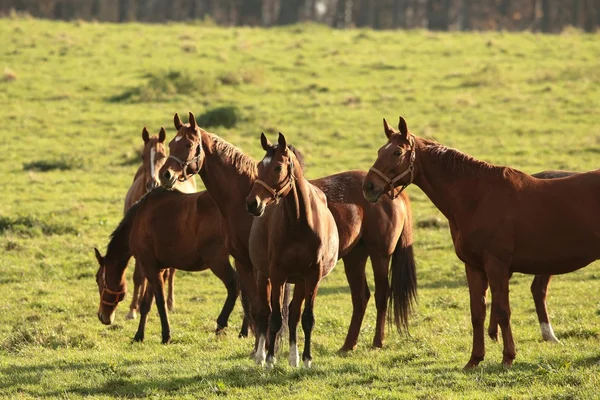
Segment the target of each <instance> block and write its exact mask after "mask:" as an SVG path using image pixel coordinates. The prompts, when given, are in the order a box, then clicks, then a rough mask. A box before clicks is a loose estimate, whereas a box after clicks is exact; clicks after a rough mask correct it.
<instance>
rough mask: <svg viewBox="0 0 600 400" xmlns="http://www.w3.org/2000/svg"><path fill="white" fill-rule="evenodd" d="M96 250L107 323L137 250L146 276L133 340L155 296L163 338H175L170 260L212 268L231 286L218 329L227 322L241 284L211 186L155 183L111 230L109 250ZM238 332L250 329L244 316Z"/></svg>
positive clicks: (174, 263) (181, 266)
mask: <svg viewBox="0 0 600 400" xmlns="http://www.w3.org/2000/svg"><path fill="white" fill-rule="evenodd" d="M94 250H95V253H96V258H97V260H98V263H99V264H100V267H99V268H98V272H97V274H96V282H97V283H98V291H99V293H100V307H99V309H98V318H99V319H100V321H101V322H102V323H103V324H106V325H110V324H111V323H112V322H113V321H114V313H115V310H116V308H117V305H118V304H119V302H121V301H122V300H123V298H124V297H125V293H126V289H127V285H126V281H125V269H126V267H127V262H128V261H129V258H131V257H132V256H133V257H135V259H136V260H137V263H138V266H139V268H140V269H141V271H142V273H143V276H145V277H146V279H147V280H148V288H147V289H146V290H145V294H144V297H143V299H142V303H141V306H140V323H139V326H138V330H137V333H136V334H135V337H134V340H135V341H143V340H144V331H145V328H146V320H147V318H148V312H149V311H150V307H151V306H152V301H153V299H154V298H156V306H157V308H158V314H159V316H160V322H161V327H162V342H163V343H168V342H169V340H170V338H171V330H170V326H169V318H168V315H167V309H166V304H165V295H164V280H163V273H162V271H164V270H165V268H167V266H169V267H172V268H177V269H181V270H184V271H203V270H205V269H207V268H210V270H211V271H212V272H213V273H214V274H215V275H216V276H217V277H218V278H219V279H220V280H221V281H222V282H223V284H224V285H225V287H226V288H227V299H226V300H225V303H224V304H223V309H222V310H221V313H220V314H219V317H218V318H217V329H216V331H217V333H219V332H221V331H222V330H223V328H225V327H226V326H227V321H228V320H229V315H230V314H231V311H232V310H233V307H234V305H235V300H236V298H237V296H238V292H239V289H238V285H237V276H236V273H235V271H234V270H233V268H232V267H231V264H230V263H229V254H228V253H227V249H226V248H225V246H224V245H223V238H222V236H221V232H220V226H219V216H218V212H217V207H216V205H215V204H214V201H213V199H212V197H210V195H209V194H208V193H207V192H200V193H193V194H186V193H181V192H179V191H177V190H167V189H163V188H156V189H153V190H152V191H150V192H148V193H147V194H146V195H145V196H144V197H142V199H141V200H140V201H138V202H137V203H136V204H134V205H133V206H132V207H131V208H130V209H129V210H128V211H127V213H126V214H125V217H124V218H123V220H122V221H121V223H120V224H119V226H118V227H117V229H115V231H114V232H113V233H112V235H111V239H110V242H109V244H108V249H107V252H106V255H105V256H102V255H101V254H100V252H99V251H98V249H94ZM240 335H241V336H247V335H248V321H247V319H246V318H244V322H243V323H242V330H241V331H240Z"/></svg>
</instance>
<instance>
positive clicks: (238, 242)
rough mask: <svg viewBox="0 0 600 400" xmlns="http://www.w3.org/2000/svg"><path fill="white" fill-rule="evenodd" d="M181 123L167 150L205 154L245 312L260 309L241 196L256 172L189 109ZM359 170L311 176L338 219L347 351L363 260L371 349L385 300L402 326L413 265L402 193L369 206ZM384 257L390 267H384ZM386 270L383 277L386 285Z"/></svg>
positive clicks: (361, 308)
mask: <svg viewBox="0 0 600 400" xmlns="http://www.w3.org/2000/svg"><path fill="white" fill-rule="evenodd" d="M189 121H190V123H188V124H185V125H184V124H183V123H182V122H181V119H180V118H179V115H177V114H175V118H174V123H175V128H176V129H177V130H178V133H177V136H176V137H175V139H173V140H172V141H171V142H170V143H169V149H170V154H171V155H176V156H177V157H178V158H180V159H184V160H185V159H188V158H190V157H192V156H193V154H194V153H193V151H194V148H195V146H196V145H198V144H200V145H201V146H202V149H203V154H204V158H203V160H202V164H201V165H200V170H199V171H188V173H191V172H199V173H200V176H201V177H202V180H203V181H204V184H205V185H206V188H207V190H208V191H209V192H210V193H211V195H212V196H213V198H214V199H215V202H216V203H217V205H218V207H219V210H220V211H221V215H222V217H223V227H224V236H225V243H226V245H227V248H228V250H229V252H230V254H231V255H232V256H233V257H234V258H235V259H236V268H237V270H238V273H239V274H240V279H241V280H242V282H243V283H244V287H246V288H247V290H248V292H247V294H248V297H249V299H251V301H252V302H254V304H253V306H254V307H252V306H251V309H253V310H254V311H252V313H253V314H254V313H256V312H257V310H258V309H259V307H260V306H259V304H258V303H257V294H256V287H255V285H254V282H255V276H254V272H253V266H252V261H251V259H250V252H249V245H248V239H249V237H250V228H251V226H252V222H253V218H252V217H251V216H250V215H249V214H248V212H246V205H245V198H246V196H247V195H248V193H249V192H250V190H251V189H252V185H253V184H254V180H255V179H256V176H257V163H256V161H254V160H253V159H252V158H251V157H249V156H247V155H246V154H244V153H242V152H241V151H240V150H239V149H237V148H236V147H234V146H233V145H231V144H229V143H227V142H226V141H224V140H223V139H221V138H220V137H218V136H216V135H213V134H211V133H208V132H206V131H204V130H202V129H200V128H199V127H198V126H197V125H196V121H195V119H194V116H193V114H192V113H190V115H189ZM181 175H182V167H181V165H180V163H178V162H177V161H176V160H174V159H169V160H167V161H166V162H165V165H164V166H163V167H162V168H161V171H160V180H161V183H162V184H163V185H165V186H167V187H169V186H171V185H173V184H174V183H175V182H176V181H177V179H179V178H180V177H181ZM365 175H366V173H365V172H362V171H348V172H343V173H339V174H335V175H330V176H327V177H324V178H320V179H315V180H312V181H310V182H311V183H312V184H314V185H315V186H317V187H318V188H319V189H321V190H322V191H323V192H324V193H325V195H326V197H327V205H328V207H329V209H330V211H331V213H332V214H333V217H334V219H335V222H336V224H337V228H338V233H339V238H340V245H339V257H340V258H342V259H343V260H344V266H345V273H346V277H347V279H348V283H349V285H350V291H351V294H352V307H353V310H352V319H351V322H350V327H349V329H348V334H347V336H346V340H345V342H344V345H343V346H342V348H341V349H340V350H341V351H348V350H352V349H354V348H355V347H356V344H357V342H358V335H359V332H360V327H361V324H362V320H363V317H364V314H365V310H366V307H367V303H368V301H369V297H370V292H369V287H368V285H367V280H366V276H365V268H366V262H367V258H369V257H370V258H371V264H372V266H373V275H374V278H375V303H376V307H377V320H376V325H375V335H374V338H373V346H374V347H382V346H383V340H384V332H385V317H386V311H387V309H388V304H387V302H388V298H389V302H390V304H391V306H392V307H390V308H391V309H392V311H393V314H394V321H395V323H396V326H397V327H398V328H399V329H400V327H405V326H407V323H408V315H409V312H410V310H411V307H412V304H413V302H414V300H415V297H416V271H415V270H416V266H415V260H414V256H413V247H412V246H413V241H412V220H411V212H410V205H409V201H408V197H407V196H406V195H405V194H404V193H402V194H401V195H399V196H391V197H394V198H391V197H390V198H385V199H382V201H381V202H380V203H379V204H377V205H371V204H369V203H368V202H367V201H366V200H365V199H364V197H363V196H362V192H361V182H362V180H363V178H364V176H365ZM390 259H391V271H390V268H389V265H390ZM388 272H390V273H389V275H390V278H389V279H390V281H391V282H388Z"/></svg>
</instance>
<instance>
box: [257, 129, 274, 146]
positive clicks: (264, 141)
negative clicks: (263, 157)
mask: <svg viewBox="0 0 600 400" xmlns="http://www.w3.org/2000/svg"><path fill="white" fill-rule="evenodd" d="M260 144H261V145H262V148H263V150H264V151H267V150H269V149H270V148H271V147H272V146H273V145H272V144H271V142H270V141H269V139H267V137H266V136H265V133H264V132H262V133H261V134H260Z"/></svg>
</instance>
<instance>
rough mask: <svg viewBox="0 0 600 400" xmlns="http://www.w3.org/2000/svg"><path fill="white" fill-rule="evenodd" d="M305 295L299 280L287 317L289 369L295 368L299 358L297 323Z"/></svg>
mask: <svg viewBox="0 0 600 400" xmlns="http://www.w3.org/2000/svg"><path fill="white" fill-rule="evenodd" d="M305 293H306V290H305V285H304V282H303V281H301V280H299V281H298V283H296V284H295V285H294V296H293V297H292V302H291V303H290V311H289V315H288V327H289V330H290V332H289V334H290V354H289V357H288V361H289V363H290V366H291V367H297V366H298V363H299V362H300V356H299V355H298V323H299V322H300V312H301V311H302V303H304V296H305Z"/></svg>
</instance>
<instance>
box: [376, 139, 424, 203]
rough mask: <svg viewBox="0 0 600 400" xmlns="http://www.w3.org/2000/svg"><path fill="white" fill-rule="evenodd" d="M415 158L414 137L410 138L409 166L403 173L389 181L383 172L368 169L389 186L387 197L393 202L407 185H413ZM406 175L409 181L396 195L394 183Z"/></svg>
mask: <svg viewBox="0 0 600 400" xmlns="http://www.w3.org/2000/svg"><path fill="white" fill-rule="evenodd" d="M416 156H417V154H416V152H415V139H414V137H412V136H411V138H410V164H409V165H408V168H407V169H406V170H405V171H404V172H402V173H400V174H399V175H396V176H395V177H394V178H392V179H390V178H388V177H387V176H385V174H384V173H383V172H381V171H380V170H378V169H377V168H375V167H371V168H370V169H369V171H373V172H375V173H376V174H377V175H379V177H380V178H381V179H383V180H384V181H385V183H387V184H388V185H390V192H388V196H390V198H391V199H392V200H394V199H395V198H396V197H398V196H399V195H400V193H402V192H403V191H404V189H406V188H407V187H408V185H410V184H411V183H413V180H414V177H415V159H416ZM408 174H410V181H409V182H408V183H406V184H404V185H402V189H400V191H399V192H398V193H396V183H397V182H398V181H399V180H400V179H402V178H404V177H405V176H406V175H408Z"/></svg>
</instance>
